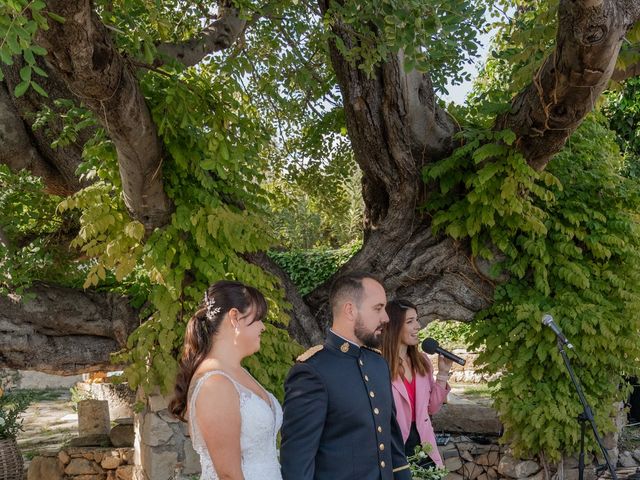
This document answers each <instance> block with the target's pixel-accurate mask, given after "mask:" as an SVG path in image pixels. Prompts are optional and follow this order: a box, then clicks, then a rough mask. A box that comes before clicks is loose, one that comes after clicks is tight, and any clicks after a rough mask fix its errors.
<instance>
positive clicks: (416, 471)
mask: <svg viewBox="0 0 640 480" xmlns="http://www.w3.org/2000/svg"><path fill="white" fill-rule="evenodd" d="M432 448H433V447H432V446H431V444H429V443H426V442H425V443H424V444H423V445H419V446H417V447H416V448H415V453H414V454H413V455H410V456H409V457H407V461H408V462H409V468H410V469H411V478H412V479H413V480H441V479H443V478H445V477H446V476H447V475H448V474H449V471H448V470H447V469H446V468H439V467H426V468H425V467H423V466H421V464H420V463H421V462H423V461H425V460H426V459H428V458H429V452H431V449H432Z"/></svg>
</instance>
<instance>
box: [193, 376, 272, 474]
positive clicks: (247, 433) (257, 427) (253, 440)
mask: <svg viewBox="0 0 640 480" xmlns="http://www.w3.org/2000/svg"><path fill="white" fill-rule="evenodd" d="M211 375H222V376H224V377H226V378H228V379H229V380H230V381H231V383H232V384H233V385H234V386H235V388H236V390H237V391H238V396H239V397H240V422H241V424H240V450H241V455H242V473H243V474H244V480H282V476H281V474H280V464H279V463H278V454H277V450H276V436H277V434H278V430H279V429H280V426H281V425H282V407H280V404H279V403H278V401H277V400H276V398H275V397H274V396H273V395H272V394H271V393H270V392H267V395H268V396H269V400H270V402H271V405H268V404H267V402H265V401H264V399H263V398H262V397H260V396H258V395H256V394H255V393H253V392H252V391H251V390H249V389H248V388H246V387H244V386H243V385H241V384H240V383H238V382H236V381H235V380H234V379H233V378H231V376H230V375H228V374H227V373H226V372H223V371H222V370H212V371H210V372H207V373H205V374H204V375H202V377H201V378H199V379H198V380H197V381H196V384H195V385H194V387H193V391H192V392H191V398H190V399H189V424H190V426H191V442H192V443H193V448H194V450H195V451H196V452H197V453H198V455H200V465H201V467H202V473H201V477H200V479H201V480H217V479H218V475H217V474H216V471H215V468H214V467H213V462H212V461H211V457H210V456H209V451H208V450H207V446H206V445H205V443H204V439H203V438H202V434H201V433H200V429H199V428H198V423H197V421H196V398H198V394H199V393H200V389H201V387H202V385H203V384H204V382H205V381H206V380H207V378H209V377H210V376H211ZM256 383H257V382H256ZM265 391H266V390H265Z"/></svg>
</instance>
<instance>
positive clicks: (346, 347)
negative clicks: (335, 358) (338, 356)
mask: <svg viewBox="0 0 640 480" xmlns="http://www.w3.org/2000/svg"><path fill="white" fill-rule="evenodd" d="M340 351H341V352H342V353H347V352H348V351H349V343H348V342H344V343H343V344H342V345H340Z"/></svg>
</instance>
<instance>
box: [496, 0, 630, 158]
mask: <svg viewBox="0 0 640 480" xmlns="http://www.w3.org/2000/svg"><path fill="white" fill-rule="evenodd" d="M638 10H639V7H638V2H634V1H631V0H598V1H596V0H590V1H586V0H583V1H575V0H563V1H561V2H560V6H559V9H558V25H559V27H558V33H557V36H556V48H555V51H554V52H553V54H551V56H549V57H548V58H547V59H546V60H545V62H544V64H543V65H542V66H541V67H540V70H539V71H538V73H537V74H536V76H535V78H534V79H533V83H532V84H531V85H530V86H529V87H528V88H526V89H525V90H524V91H522V92H521V93H520V94H519V95H518V96H517V97H516V98H515V99H514V101H513V103H512V108H511V111H510V112H509V113H508V114H506V115H503V116H502V117H501V118H499V119H498V121H497V123H496V127H497V128H499V129H504V128H510V129H512V130H513V131H514V132H515V133H516V135H517V139H518V140H517V147H518V148H519V149H520V151H521V152H522V153H523V154H524V156H525V158H526V159H527V161H528V162H529V164H530V165H531V166H532V167H533V168H535V169H538V170H542V169H543V168H544V167H545V166H546V165H547V163H548V162H549V161H550V160H551V158H552V157H553V156H554V155H555V154H556V153H557V152H558V151H560V149H561V148H562V147H563V146H564V144H565V142H566V140H567V139H568V138H569V136H570V135H571V134H572V133H573V132H574V131H575V129H576V128H578V126H579V125H580V123H582V120H583V119H584V118H585V116H586V115H587V114H588V113H589V112H591V110H593V108H594V106H595V102H596V99H597V98H598V97H599V96H600V94H601V93H602V92H603V91H604V89H605V88H606V86H607V84H608V82H609V79H610V78H611V77H612V74H613V72H614V68H615V64H616V59H617V57H618V52H619V50H620V46H621V44H622V40H623V38H624V35H625V33H626V32H627V30H628V29H629V28H630V27H631V26H632V25H633V24H634V23H635V22H636V21H637V19H638Z"/></svg>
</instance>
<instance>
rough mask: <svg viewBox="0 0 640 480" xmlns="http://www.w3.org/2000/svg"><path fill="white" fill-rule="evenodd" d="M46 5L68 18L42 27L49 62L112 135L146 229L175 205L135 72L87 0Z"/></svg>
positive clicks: (131, 205) (134, 209)
mask: <svg viewBox="0 0 640 480" xmlns="http://www.w3.org/2000/svg"><path fill="white" fill-rule="evenodd" d="M48 7H49V9H50V10H51V11H53V12H55V13H56V14H58V15H60V16H62V17H64V18H65V19H66V21H65V22H64V23H58V22H51V24H50V28H49V30H46V31H40V32H38V37H37V38H38V41H39V43H40V44H41V45H42V46H43V47H45V48H46V49H47V50H48V52H49V53H48V55H47V59H48V61H49V62H50V63H51V65H52V66H53V68H54V69H55V70H56V71H57V72H58V73H59V74H60V75H61V76H62V78H63V79H64V80H65V82H66V84H67V86H68V87H69V89H70V90H71V91H72V92H73V93H74V94H75V95H76V96H78V97H79V98H81V99H82V101H83V102H84V104H85V105H86V106H87V107H88V108H89V109H91V110H92V111H93V112H94V113H95V114H96V116H97V117H98V118H99V120H100V122H101V123H102V125H103V126H104V127H105V129H106V130H107V132H108V133H109V136H110V137H111V139H112V140H113V143H114V145H115V147H116V150H117V153H118V162H119V166H120V176H121V178H122V189H123V192H124V200H125V204H126V205H127V208H128V209H129V211H130V213H131V215H132V217H133V218H135V219H137V220H139V221H140V222H142V223H143V224H144V226H145V228H146V229H147V231H150V230H152V229H154V228H156V227H160V226H162V225H165V224H166V223H167V222H168V220H169V216H170V214H171V210H172V206H171V202H170V201H169V199H168V197H167V195H166V194H165V192H164V189H163V183H162V147H161V142H160V140H159V138H158V133H157V129H156V125H155V124H154V123H153V120H152V118H151V114H150V112H149V109H148V108H147V105H146V103H145V99H144V97H143V96H142V92H141V91H140V87H139V85H138V81H137V79H136V77H135V76H134V74H133V72H132V71H131V69H130V68H129V67H128V65H127V64H126V62H125V61H124V59H123V58H122V57H121V56H120V55H119V54H118V52H117V51H116V50H115V48H114V45H113V43H112V41H111V38H110V37H109V34H108V32H107V30H106V28H105V27H104V25H103V24H102V22H101V21H100V19H99V18H98V17H97V15H96V14H95V13H94V12H93V10H92V4H91V2H90V1H89V0H83V1H77V2H68V1H65V0H52V1H50V2H48Z"/></svg>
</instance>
